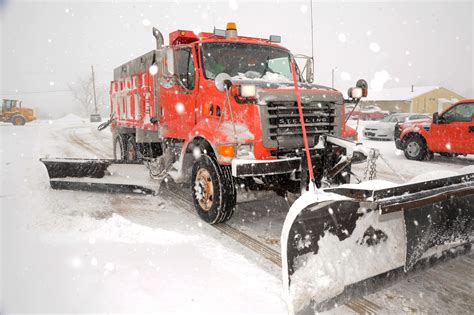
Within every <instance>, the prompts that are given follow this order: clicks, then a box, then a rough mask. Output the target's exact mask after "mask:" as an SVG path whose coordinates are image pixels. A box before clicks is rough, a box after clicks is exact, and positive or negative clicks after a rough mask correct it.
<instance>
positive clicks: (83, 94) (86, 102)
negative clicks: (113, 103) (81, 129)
mask: <svg viewBox="0 0 474 315" xmlns="http://www.w3.org/2000/svg"><path fill="white" fill-rule="evenodd" d="M68 87H69V90H70V91H71V93H72V95H73V97H74V99H75V100H76V101H77V102H78V103H79V104H80V106H81V112H82V114H84V115H85V116H88V115H90V114H91V113H93V112H94V111H95V108H94V89H93V84H92V77H85V78H79V79H78V80H77V81H76V82H74V83H72V84H68ZM103 92H104V91H103V89H101V88H98V89H97V90H96V93H97V101H98V103H102V102H100V100H102V99H103Z"/></svg>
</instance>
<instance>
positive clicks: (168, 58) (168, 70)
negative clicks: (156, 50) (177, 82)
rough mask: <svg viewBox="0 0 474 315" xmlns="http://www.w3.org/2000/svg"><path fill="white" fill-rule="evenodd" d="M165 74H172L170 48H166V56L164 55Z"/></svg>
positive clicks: (172, 53) (172, 59)
mask: <svg viewBox="0 0 474 315" xmlns="http://www.w3.org/2000/svg"><path fill="white" fill-rule="evenodd" d="M165 64H166V67H165V71H166V73H165V75H166V76H167V77H171V76H173V75H174V51H173V49H172V48H170V47H167V48H166V57H165Z"/></svg>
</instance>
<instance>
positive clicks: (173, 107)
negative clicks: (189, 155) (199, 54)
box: [160, 46, 198, 139]
mask: <svg viewBox="0 0 474 315" xmlns="http://www.w3.org/2000/svg"><path fill="white" fill-rule="evenodd" d="M173 59H174V75H173V80H172V83H173V84H172V85H171V86H167V87H163V86H162V88H161V90H160V92H161V96H162V101H163V104H162V120H161V122H162V123H161V127H162V134H163V136H164V137H167V138H177V139H187V137H188V135H189V132H190V131H191V129H192V128H193V127H194V126H195V124H196V112H195V105H196V94H197V93H196V87H197V86H198V84H197V82H196V70H195V69H196V68H195V56H194V54H193V52H192V49H191V47H189V46H185V47H179V48H175V49H174V57H173Z"/></svg>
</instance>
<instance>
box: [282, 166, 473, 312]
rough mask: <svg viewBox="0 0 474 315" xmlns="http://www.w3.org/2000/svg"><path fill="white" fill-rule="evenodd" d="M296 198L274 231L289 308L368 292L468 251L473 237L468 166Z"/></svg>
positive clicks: (330, 303) (309, 307)
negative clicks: (450, 173) (461, 171)
mask: <svg viewBox="0 0 474 315" xmlns="http://www.w3.org/2000/svg"><path fill="white" fill-rule="evenodd" d="M375 183H376V182H374V184H375ZM366 187H367V185H366ZM300 199H301V200H300ZM300 199H299V200H297V201H296V202H295V204H294V205H293V206H292V208H291V209H290V212H289V214H288V216H287V218H286V220H285V223H284V227H283V233H282V262H283V266H282V267H283V268H282V269H283V281H284V284H285V289H286V292H287V294H288V304H289V308H290V310H291V311H292V312H294V313H296V314H314V313H315V312H320V311H324V310H327V309H330V308H332V307H334V306H335V305H341V304H344V303H347V302H349V301H350V300H351V299H353V298H356V297H361V296H364V295H367V294H370V293H373V292H375V291H377V290H378V289H381V288H382V287H384V286H388V285H390V284H392V283H393V282H394V281H395V280H396V279H398V278H400V277H403V276H406V275H407V274H410V273H413V272H415V271H417V270H420V269H423V268H427V267H429V266H430V265H432V264H433V263H435V262H440V261H443V260H445V259H447V258H449V257H453V256H457V255H459V254H463V253H466V252H468V251H469V250H470V249H471V244H472V241H473V240H474V235H473V220H472V218H473V216H474V173H471V174H465V175H459V176H454V177H448V178H442V179H437V180H431V181H426V182H420V183H414V184H407V185H402V186H395V187H391V188H385V189H364V184H361V185H347V186H346V187H344V186H342V187H340V188H334V189H328V190H325V191H323V192H319V193H318V192H317V193H314V194H310V193H307V194H305V195H303V196H302V197H301V198H300Z"/></svg>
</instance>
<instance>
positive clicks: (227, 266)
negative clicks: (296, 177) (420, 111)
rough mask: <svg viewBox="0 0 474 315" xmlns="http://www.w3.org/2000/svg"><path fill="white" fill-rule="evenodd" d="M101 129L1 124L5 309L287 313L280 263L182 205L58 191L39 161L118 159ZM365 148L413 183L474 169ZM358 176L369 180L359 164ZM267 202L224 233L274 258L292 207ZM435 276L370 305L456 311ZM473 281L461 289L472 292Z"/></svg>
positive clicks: (73, 122) (70, 122)
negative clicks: (254, 242)
mask: <svg viewBox="0 0 474 315" xmlns="http://www.w3.org/2000/svg"><path fill="white" fill-rule="evenodd" d="M95 127H96V125H94V124H90V123H88V122H86V121H83V120H81V119H79V118H77V117H74V116H69V117H65V118H64V119H61V120H58V121H37V122H34V123H31V124H27V125H26V126H24V127H15V126H12V125H10V124H0V165H1V181H0V206H1V207H0V227H1V230H0V231H1V233H0V238H1V239H0V241H1V243H0V244H1V247H0V249H1V256H0V257H1V259H0V264H1V265H0V270H1V271H2V272H1V273H0V283H1V286H0V290H1V291H0V313H2V314H3V313H6V314H10V313H53V312H56V313H73V312H74V313H81V312H82V313H84V312H113V313H117V312H133V313H145V312H148V313H175V312H177V313H183V314H184V313H186V314H189V313H193V314H194V313H205V314H209V313H215V314H228V313H234V314H236V313H241V314H244V313H245V314H256V313H272V314H285V313H286V312H287V308H286V305H285V302H284V299H283V297H282V295H283V288H282V282H281V271H280V269H279V268H278V266H276V265H275V264H273V263H270V262H269V261H267V260H265V259H264V258H262V257H261V256H260V255H258V254H256V253H255V252H253V251H251V250H249V249H247V248H246V247H244V246H242V245H240V244H239V243H237V242H235V241H233V240H232V239H230V238H228V237H227V236H226V235H224V234H222V233H221V232H219V231H218V230H216V229H214V228H213V227H210V226H208V225H206V224H204V223H203V222H202V221H200V220H199V219H198V218H197V217H196V216H193V215H191V214H189V213H188V212H187V211H184V210H183V208H182V207H180V206H178V204H177V203H176V202H173V201H172V200H171V201H170V200H168V199H163V198H162V197H160V196H153V197H152V196H140V195H134V196H128V195H107V194H98V193H87V192H71V191H54V190H51V189H50V187H49V182H48V176H47V173H46V169H45V168H44V166H43V165H42V164H41V163H40V162H39V158H40V157H45V156H50V157H78V158H94V157H99V158H101V157H102V158H104V157H105V158H107V157H109V158H110V157H111V152H112V148H111V134H110V132H109V131H108V130H107V131H103V132H101V133H99V132H98V131H97V130H96V129H95ZM364 143H365V144H367V145H369V146H374V147H377V148H379V149H380V151H381V152H382V154H383V155H384V157H386V159H387V160H388V161H389V163H391V164H392V165H393V168H395V169H396V170H397V171H398V172H399V173H400V174H401V175H402V176H403V177H405V178H406V179H407V180H408V179H409V178H411V177H413V176H417V175H420V174H423V173H425V172H427V171H436V170H438V171H439V170H440V169H443V170H450V171H455V170H458V169H460V168H463V167H465V166H466V165H468V164H470V163H471V162H470V161H469V160H466V159H456V160H454V161H452V160H448V159H439V158H437V159H435V160H433V161H427V162H416V161H408V160H406V159H405V157H404V156H403V154H399V152H397V150H396V149H395V146H394V144H393V142H380V141H365V140H364ZM378 168H379V172H378V174H379V178H380V179H384V180H390V181H395V182H403V180H402V179H400V178H399V177H398V176H396V175H394V174H393V173H392V172H391V170H390V168H388V167H387V166H384V165H383V163H382V162H381V161H380V160H379V161H378ZM355 170H356V172H358V174H362V172H363V165H361V166H358V167H356V168H355ZM269 198H270V199H268V197H267V199H266V200H263V201H262V200H260V201H254V202H246V203H241V204H239V205H238V209H237V211H236V213H235V215H234V217H233V218H232V220H231V221H230V222H229V225H230V226H233V227H235V228H237V229H239V230H243V231H244V232H246V233H248V234H249V235H251V236H252V237H254V238H256V239H258V240H260V241H261V242H263V243H265V244H267V245H268V246H269V247H271V248H274V249H275V250H276V249H278V247H279V244H278V241H279V233H280V231H281V226H282V224H283V220H284V218H285V215H286V211H287V210H288V207H289V204H288V203H287V202H286V201H285V200H284V199H283V198H275V196H274V195H270V196H269ZM469 261H470V264H471V268H472V259H471V260H469ZM469 261H468V263H467V264H469ZM458 263H459V262H458ZM461 265H462V264H461ZM462 266H464V265H462ZM440 268H444V267H442V266H439V267H437V269H436V268H435V269H433V270H434V271H430V272H427V273H425V274H424V275H423V274H420V275H419V276H417V277H418V278H417V280H416V281H414V282H413V280H405V281H402V282H401V283H400V284H397V285H395V286H393V287H391V288H389V289H387V290H384V291H382V292H379V293H377V294H375V295H372V296H369V297H367V299H370V301H371V302H368V303H369V304H370V303H377V305H378V306H380V307H382V309H383V310H386V313H400V312H412V311H415V312H416V311H419V312H433V311H436V310H439V311H440V312H443V311H446V310H449V309H451V308H452V305H450V303H451V302H450V301H449V300H448V299H447V296H449V294H450V293H451V292H454V291H450V289H449V287H450V285H451V284H450V285H447V284H446V280H445V278H446V277H447V276H446V274H449V267H448V269H440ZM436 270H438V271H436ZM446 270H447V271H446ZM443 272H444V273H443ZM437 274H440V275H441V276H442V280H437V278H436V275H437ZM458 274H459V276H458V278H462V275H464V278H466V277H467V278H468V279H469V277H471V278H472V276H473V274H474V272H472V269H471V270H470V271H469V270H467V271H466V270H462V267H461V271H459V273H458ZM458 278H456V277H454V279H457V280H459V279H458ZM410 281H411V282H410ZM472 283H474V279H473V281H471V286H470V287H469V286H467V288H465V286H464V287H463V290H464V291H465V292H469V289H471V292H472V291H473V290H472V289H473V288H472ZM418 291H420V292H421V293H420V294H418V293H417V294H414V292H418ZM455 292H458V291H455ZM26 301H27V303H26ZM423 301H429V303H428V302H426V303H424V304H423ZM453 301H456V303H457V304H456V308H455V310H456V311H458V312H459V311H460V312H463V311H465V312H466V313H469V312H472V311H474V299H473V297H472V293H471V294H469V293H465V295H464V296H461V297H459V296H458V297H457V298H456V299H454V300H453ZM436 303H438V304H436ZM420 305H421V306H420ZM362 310H364V309H363V308H362ZM333 312H334V313H354V312H360V309H359V310H357V309H356V308H354V307H353V306H352V307H346V306H343V307H340V308H338V309H336V310H334V311H333ZM381 312H382V313H383V311H381Z"/></svg>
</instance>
